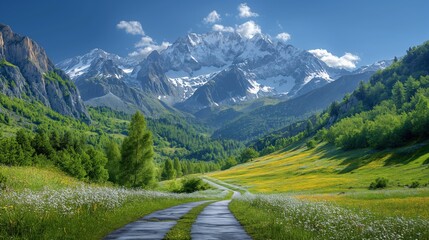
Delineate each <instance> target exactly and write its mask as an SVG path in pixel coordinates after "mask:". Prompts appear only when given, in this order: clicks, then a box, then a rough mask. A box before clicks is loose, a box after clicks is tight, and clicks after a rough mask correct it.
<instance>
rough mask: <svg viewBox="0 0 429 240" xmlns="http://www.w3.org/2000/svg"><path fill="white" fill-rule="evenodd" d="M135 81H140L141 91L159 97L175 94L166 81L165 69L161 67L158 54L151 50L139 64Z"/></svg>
mask: <svg viewBox="0 0 429 240" xmlns="http://www.w3.org/2000/svg"><path fill="white" fill-rule="evenodd" d="M137 82H139V83H140V85H141V88H142V89H143V91H145V92H147V93H151V94H153V95H155V96H159V97H164V96H168V97H172V98H174V96H175V95H176V91H174V87H173V86H172V85H171V83H170V82H169V81H168V78H167V76H166V75H165V71H164V70H163V68H162V67H161V62H160V55H159V53H158V52H157V51H153V52H152V53H151V54H150V55H149V56H148V57H147V59H146V61H144V62H143V63H142V64H141V68H140V71H139V72H138V74H137Z"/></svg>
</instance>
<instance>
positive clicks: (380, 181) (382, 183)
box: [369, 177, 389, 190]
mask: <svg viewBox="0 0 429 240" xmlns="http://www.w3.org/2000/svg"><path fill="white" fill-rule="evenodd" d="M388 182H389V180H387V179H386V178H384V177H379V178H377V179H375V181H374V182H372V183H371V184H370V185H369V189H370V190H375V189H382V188H385V187H387V183H388Z"/></svg>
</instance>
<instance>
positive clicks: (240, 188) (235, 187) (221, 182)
mask: <svg viewBox="0 0 429 240" xmlns="http://www.w3.org/2000/svg"><path fill="white" fill-rule="evenodd" d="M203 178H205V179H207V180H209V181H211V182H214V183H216V184H218V185H221V186H223V187H226V188H228V189H230V190H233V191H237V192H240V193H241V194H244V193H246V192H247V190H246V189H244V188H242V187H239V186H236V185H232V184H229V183H226V182H223V181H220V180H218V179H216V178H212V177H207V176H206V177H203Z"/></svg>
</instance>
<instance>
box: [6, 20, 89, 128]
mask: <svg viewBox="0 0 429 240" xmlns="http://www.w3.org/2000/svg"><path fill="white" fill-rule="evenodd" d="M0 91H1V92H2V93H3V94H6V95H8V96H10V97H18V98H22V97H23V96H24V95H25V96H26V97H29V98H32V99H35V100H37V101H40V102H42V103H43V104H44V105H46V106H48V107H50V108H52V109H53V110H55V111H57V112H59V113H61V114H64V115H68V116H72V117H75V118H78V119H82V120H85V121H89V115H88V113H87V111H86V109H85V106H84V105H83V102H82V100H81V99H80V96H79V91H78V90H77V88H76V86H75V85H74V84H73V83H72V82H71V80H70V79H69V78H68V76H67V75H66V74H65V73H64V72H63V71H62V70H59V69H56V68H55V66H54V64H53V63H52V62H51V61H50V60H49V58H48V56H47V55H46V52H45V50H43V48H41V47H40V46H39V45H38V44H37V43H36V42H34V41H33V40H31V39H30V38H28V37H25V36H21V35H18V34H16V33H14V32H12V30H11V28H10V27H9V26H7V25H4V24H0Z"/></svg>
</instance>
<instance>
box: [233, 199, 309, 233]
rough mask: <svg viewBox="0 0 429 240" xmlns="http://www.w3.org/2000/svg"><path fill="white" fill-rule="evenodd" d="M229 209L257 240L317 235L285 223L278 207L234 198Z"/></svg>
mask: <svg viewBox="0 0 429 240" xmlns="http://www.w3.org/2000/svg"><path fill="white" fill-rule="evenodd" d="M229 209H230V210H231V212H232V213H233V214H234V216H235V217H236V218H237V220H238V221H239V222H240V223H241V225H243V227H244V229H245V230H246V232H247V233H248V234H249V235H250V236H251V237H252V238H253V239H255V240H259V239H260V240H266V239H315V237H316V235H314V234H311V233H309V232H306V231H305V230H304V229H302V228H299V227H296V226H291V225H286V224H284V220H283V215H282V212H281V211H279V208H278V207H273V206H265V207H264V208H261V207H260V206H257V205H255V204H253V203H251V202H245V201H239V200H233V201H232V202H231V203H230V204H229Z"/></svg>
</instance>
